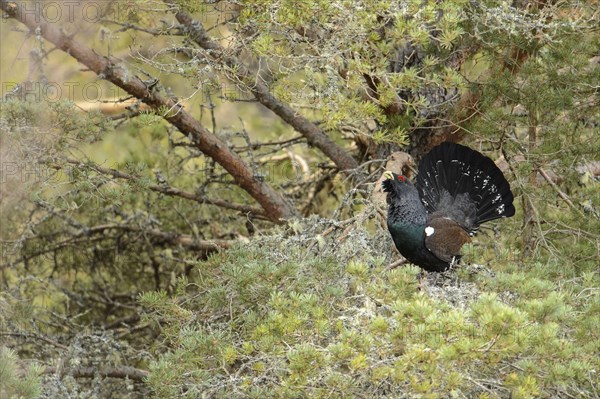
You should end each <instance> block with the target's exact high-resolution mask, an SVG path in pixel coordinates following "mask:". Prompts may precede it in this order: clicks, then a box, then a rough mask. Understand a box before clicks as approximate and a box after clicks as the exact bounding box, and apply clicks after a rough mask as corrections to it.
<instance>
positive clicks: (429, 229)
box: [425, 226, 435, 237]
mask: <svg viewBox="0 0 600 399" xmlns="http://www.w3.org/2000/svg"><path fill="white" fill-rule="evenodd" d="M434 232H435V229H434V228H433V227H431V226H427V227H425V235H426V236H427V237H429V236H430V235H433V233H434Z"/></svg>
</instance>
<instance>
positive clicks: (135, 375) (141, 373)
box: [44, 366, 150, 382]
mask: <svg viewBox="0 0 600 399" xmlns="http://www.w3.org/2000/svg"><path fill="white" fill-rule="evenodd" d="M44 374H58V375H59V376H60V377H61V378H62V377H63V376H65V375H71V376H73V377H75V378H94V377H97V376H100V377H103V378H123V379H125V378H127V379H130V380H133V381H137V382H145V379H146V378H147V377H148V376H149V375H150V373H149V372H148V371H146V370H142V369H137V368H135V367H129V366H120V367H103V368H94V367H77V368H72V369H69V368H58V367H46V369H45V370H44Z"/></svg>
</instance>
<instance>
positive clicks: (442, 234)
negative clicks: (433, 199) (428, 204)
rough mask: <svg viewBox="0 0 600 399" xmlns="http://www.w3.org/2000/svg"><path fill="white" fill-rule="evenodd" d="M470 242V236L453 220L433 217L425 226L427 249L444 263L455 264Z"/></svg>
mask: <svg viewBox="0 0 600 399" xmlns="http://www.w3.org/2000/svg"><path fill="white" fill-rule="evenodd" d="M470 241H471V238H470V237H469V234H468V233H467V232H466V231H465V230H464V229H463V228H462V227H461V226H460V225H459V224H458V223H456V222H455V221H454V220H452V219H449V218H446V217H436V216H435V215H432V217H430V218H429V220H428V221H427V225H426V226H425V247H427V249H428V250H430V251H431V252H432V253H433V254H434V255H435V256H437V257H438V258H439V259H441V260H443V261H444V262H448V263H452V262H454V260H455V257H459V256H460V248H461V247H462V246H463V245H464V244H466V243H468V242H470Z"/></svg>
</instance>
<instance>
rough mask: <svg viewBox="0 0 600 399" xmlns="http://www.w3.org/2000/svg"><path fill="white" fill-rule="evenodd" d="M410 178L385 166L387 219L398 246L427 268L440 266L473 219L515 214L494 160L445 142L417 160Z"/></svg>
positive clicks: (455, 254) (469, 231)
mask: <svg viewBox="0 0 600 399" xmlns="http://www.w3.org/2000/svg"><path fill="white" fill-rule="evenodd" d="M418 172H419V173H418V175H417V178H416V183H415V184H414V185H413V183H411V182H410V181H409V180H408V179H407V178H406V177H404V176H402V175H397V174H395V173H393V172H390V171H386V172H385V177H386V180H384V182H383V191H385V192H386V193H387V203H388V216H387V225H388V229H389V231H390V234H391V235H392V239H393V240H394V244H395V245H396V248H398V251H400V253H401V254H402V255H403V256H404V257H405V258H406V259H407V260H408V261H410V262H412V263H414V264H415V265H418V266H420V267H421V268H423V269H425V270H427V271H435V272H442V271H445V270H447V269H448V268H449V267H450V266H451V265H453V264H455V263H456V262H457V261H458V260H459V259H460V249H461V247H462V246H463V244H465V243H467V242H469V241H470V240H471V238H470V237H471V236H473V235H474V234H475V233H476V232H477V230H478V228H479V225H480V224H482V223H484V222H487V221H490V220H493V219H498V218H501V217H510V216H513V215H514V214H515V207H514V206H513V199H514V197H513V194H512V192H511V191H510V186H509V184H508V182H507V181H506V178H505V177H504V175H503V174H502V172H501V171H500V169H498V167H497V166H496V165H495V164H494V162H493V161H492V160H491V159H490V158H488V157H486V156H484V155H482V154H481V153H479V152H477V151H475V150H472V149H470V148H468V147H465V146H462V145H459V144H454V143H450V142H445V143H442V144H440V145H439V146H437V147H434V148H433V149H432V150H431V151H430V152H429V153H427V155H425V156H424V157H423V159H422V160H421V162H420V164H419V168H418Z"/></svg>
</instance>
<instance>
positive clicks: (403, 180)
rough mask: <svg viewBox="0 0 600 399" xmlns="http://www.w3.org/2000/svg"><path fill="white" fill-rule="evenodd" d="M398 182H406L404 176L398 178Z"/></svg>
mask: <svg viewBox="0 0 600 399" xmlns="http://www.w3.org/2000/svg"><path fill="white" fill-rule="evenodd" d="M398 180H400V181H401V182H402V183H404V182H405V181H406V178H405V177H404V176H398Z"/></svg>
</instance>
